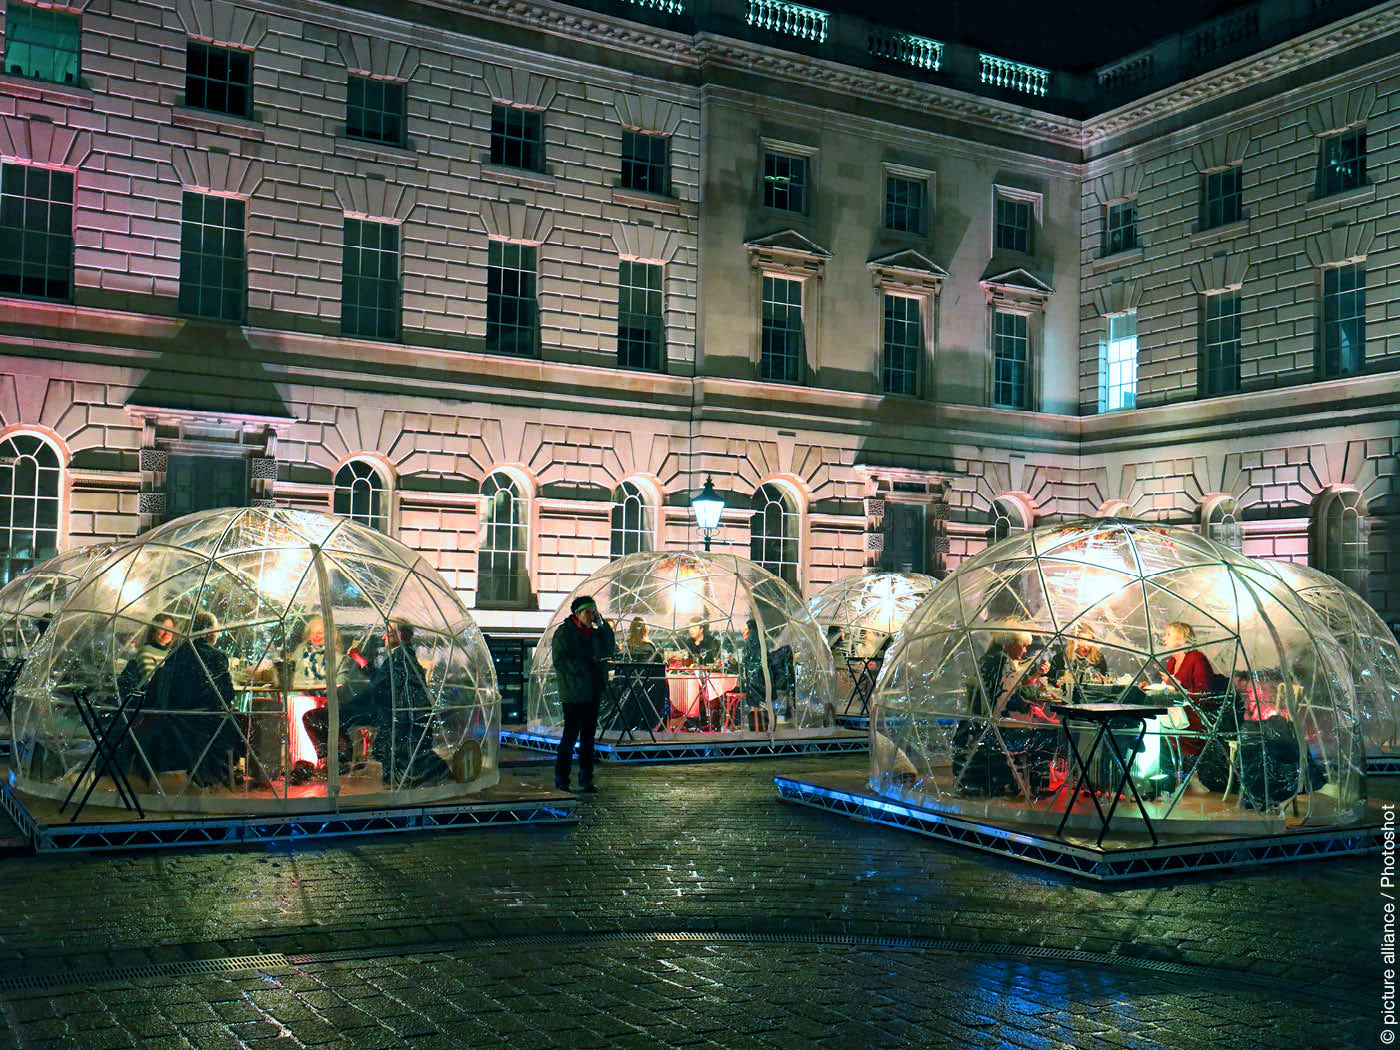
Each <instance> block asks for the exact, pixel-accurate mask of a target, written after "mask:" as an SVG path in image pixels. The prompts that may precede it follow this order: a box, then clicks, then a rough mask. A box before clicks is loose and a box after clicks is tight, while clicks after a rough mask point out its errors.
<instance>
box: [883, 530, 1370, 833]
mask: <svg viewBox="0 0 1400 1050" xmlns="http://www.w3.org/2000/svg"><path fill="white" fill-rule="evenodd" d="M1057 703H1073V704H1091V703H1117V704H1125V705H1130V706H1131V707H1132V708H1134V709H1139V708H1146V707H1161V708H1165V709H1166V710H1165V712H1164V713H1162V714H1160V715H1154V716H1152V717H1150V718H1147V719H1146V722H1145V724H1146V734H1145V736H1144V738H1143V746H1142V747H1141V748H1140V749H1138V750H1136V751H1130V752H1129V760H1130V768H1131V770H1132V786H1134V787H1136V788H1137V789H1138V792H1139V794H1140V795H1141V796H1142V798H1143V799H1144V805H1145V806H1146V809H1147V812H1148V813H1149V815H1150V816H1151V817H1152V819H1153V820H1154V822H1156V823H1157V825H1158V827H1159V829H1161V828H1166V829H1168V830H1178V831H1189V830H1215V831H1230V830H1232V829H1233V830H1240V831H1246V830H1249V829H1250V828H1258V827H1260V826H1261V825H1262V824H1270V825H1273V826H1283V825H1284V824H1285V823H1286V822H1290V821H1303V822H1307V823H1312V824H1331V823H1338V822H1346V821H1350V820H1353V819H1355V818H1357V817H1358V816H1359V815H1360V813H1361V811H1362V808H1363V806H1364V799H1363V795H1364V755H1363V750H1362V739H1361V726H1360V718H1359V715H1358V711H1357V707H1356V698H1355V692H1354V690H1353V688H1352V683H1351V678H1350V675H1349V673H1348V670H1347V667H1346V665H1345V663H1344V662H1343V660H1342V659H1341V657H1340V655H1339V650H1338V646H1337V642H1336V640H1335V639H1334V638H1333V637H1332V635H1331V634H1330V632H1329V631H1328V630H1327V628H1326V626H1325V625H1324V624H1323V623H1322V621H1321V620H1320V619H1319V618H1318V617H1317V616H1316V615H1315V614H1314V613H1313V612H1312V610H1311V609H1310V608H1309V607H1308V606H1307V605H1306V604H1305V603H1304V602H1303V601H1301V600H1300V599H1299V598H1298V597H1297V595H1295V594H1294V593H1293V591H1292V590H1291V589H1289V588H1288V587H1287V586H1286V585H1284V584H1283V582H1282V581H1281V580H1280V579H1279V578H1278V577H1277V576H1275V575H1274V574H1272V573H1271V572H1269V571H1267V570H1265V569H1264V568H1261V567H1260V566H1258V565H1257V564H1255V563H1254V562H1253V561H1251V560H1250V559H1247V558H1245V557H1243V556H1242V555H1240V554H1237V553H1235V552H1234V551H1232V550H1230V549H1229V548H1226V547H1223V546H1220V545H1217V544H1215V543H1212V542H1211V541H1209V540H1206V539H1203V538H1202V537H1201V536H1199V535H1197V534H1196V533H1194V532H1192V531H1188V530H1186V529H1180V528H1172V527H1166V526H1161V525H1155V524H1150V523H1145V522H1138V521H1129V520H1121V519H1093V520H1083V521H1075V522H1070V523H1067V524H1063V525H1049V526H1045V527H1042V528H1039V529H1035V530H1033V531H1031V532H1028V533H1023V534H1020V535H1017V536H1014V537H1011V538H1009V539H1007V540H1004V541H1002V542H1000V543H997V544H995V545H993V546H991V547H989V548H988V549H987V550H985V551H983V552H982V553H981V554H979V555H977V556H976V557H974V558H972V559H970V560H969V561H967V562H965V563H964V564H963V565H962V566H961V567H960V568H959V569H958V571H957V572H955V573H954V574H952V575H951V576H950V577H948V578H947V579H946V580H944V581H943V582H942V583H941V584H940V585H939V586H938V588H937V589H936V590H935V591H934V593H933V594H932V595H931V596H930V597H929V599H928V600H927V601H926V602H925V603H924V604H923V605H921V606H920V607H919V609H918V610H917V611H916V612H915V613H914V615H913V616H911V617H910V619H909V621H908V622H907V623H906V624H905V626H904V631H903V632H902V634H901V635H900V636H899V637H898V638H897V640H896V641H895V643H894V646H893V647H892V649H891V652H890V654H889V656H888V657H887V659H886V661H885V665H884V669H883V672H882V674H881V676H880V679H879V682H878V685H877V687H876V691H875V696H874V701H873V705H872V707H873V714H872V718H871V733H872V738H871V750H872V755H873V768H872V779H871V783H872V786H873V787H874V789H875V790H877V791H879V792H882V793H885V794H888V795H892V796H897V797H900V798H905V799H909V800H912V801H916V802H918V803H920V804H925V805H929V806H932V807H934V808H942V809H949V810H953V811H957V812H962V813H968V814H972V815H976V816H979V817H986V818H992V819H1002V820H1010V821H1015V822H1024V823H1037V822H1044V823H1048V822H1051V821H1054V822H1058V820H1059V818H1060V816H1061V814H1062V813H1063V810H1064V807H1065V805H1066V803H1067V802H1068V795H1069V791H1068V790H1067V784H1066V777H1067V776H1068V775H1069V774H1070V773H1071V769H1070V765H1071V763H1070V759H1069V749H1068V746H1067V742H1066V738H1065V734H1064V727H1063V725H1062V719H1061V715H1060V713H1059V712H1057V711H1056V710H1055V708H1054V706H1053V705H1055V704H1057ZM1135 723H1136V720H1135V719H1130V718H1129V719H1123V720H1121V721H1119V722H1117V723H1116V724H1115V725H1116V728H1115V729H1114V730H1113V732H1114V738H1115V740H1118V741H1119V743H1120V746H1122V747H1123V748H1125V749H1126V748H1129V747H1130V745H1131V743H1132V742H1133V741H1134V740H1135V738H1136V735H1137V734H1136V730H1135V728H1131V727H1132V726H1134V725H1135ZM1071 729H1072V731H1073V735H1074V739H1075V741H1076V742H1077V743H1078V744H1079V746H1080V747H1082V748H1087V746H1088V744H1089V742H1090V740H1089V736H1090V735H1091V731H1092V730H1091V727H1088V726H1086V725H1085V724H1084V723H1082V722H1074V721H1072V722H1071ZM1095 761H1098V760H1095ZM1093 767H1094V763H1093V762H1091V771H1092V772H1093V773H1094V774H1095V778H1096V780H1098V781H1100V782H1102V781H1103V780H1104V778H1105V777H1106V775H1107V774H1108V772H1109V770H1108V769H1107V768H1106V767H1103V766H1101V767H1099V768H1093ZM1076 772H1077V770H1076ZM1114 782H1116V781H1114ZM1124 792H1125V798H1124V799H1123V800H1121V802H1120V805H1119V807H1118V814H1117V816H1115V818H1114V827H1115V828H1120V829H1121V828H1124V827H1126V828H1128V829H1130V830H1131V829H1132V828H1133V826H1134V822H1135V821H1136V822H1137V823H1136V827H1137V829H1138V830H1142V825H1141V823H1140V817H1139V816H1138V810H1137V807H1136V805H1135V804H1134V803H1133V802H1132V800H1131V799H1130V798H1127V795H1128V793H1129V792H1128V788H1127V786H1125V788H1124ZM1068 826H1069V827H1070V828H1071V829H1073V828H1076V827H1080V828H1092V829H1094V830H1097V828H1098V818H1097V815H1096V814H1095V812H1094V811H1093V809H1092V807H1091V804H1090V802H1089V800H1087V799H1084V798H1081V799H1080V800H1079V801H1078V802H1077V803H1076V805H1075V808H1074V810H1073V812H1072V815H1071V817H1070V821H1069V824H1068Z"/></svg>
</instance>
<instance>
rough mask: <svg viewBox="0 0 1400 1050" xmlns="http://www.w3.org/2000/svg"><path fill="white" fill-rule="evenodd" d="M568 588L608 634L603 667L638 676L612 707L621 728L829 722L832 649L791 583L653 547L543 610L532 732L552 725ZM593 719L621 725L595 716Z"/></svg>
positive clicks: (750, 567) (711, 557)
mask: <svg viewBox="0 0 1400 1050" xmlns="http://www.w3.org/2000/svg"><path fill="white" fill-rule="evenodd" d="M579 595H590V596H592V597H593V599H594V600H595V601H596V602H597V603H598V609H599V611H600V612H601V613H602V614H603V616H604V617H605V618H606V619H607V621H608V622H609V623H610V624H611V625H612V628H613V630H614V632H615V634H616V636H617V647H618V653H617V656H616V659H615V664H614V674H615V675H616V674H626V675H632V676H634V677H635V680H636V682H637V688H636V689H635V690H634V691H633V692H632V693H631V694H630V699H629V701H628V702H627V703H625V704H624V705H623V706H624V707H625V708H626V709H627V710H625V711H623V712H620V716H621V717H623V718H625V719H626V720H627V721H628V723H629V724H628V728H631V729H635V730H638V731H645V730H648V729H649V730H651V731H653V732H656V733H658V735H660V734H664V733H669V732H675V733H684V732H696V731H703V732H730V733H738V732H760V733H779V732H784V731H793V730H803V729H809V728H814V727H817V726H821V725H823V724H824V723H825V722H826V721H827V720H828V717H829V714H830V710H831V701H832V696H833V685H832V663H831V652H830V650H828V649H827V647H826V642H825V641H824V640H823V638H822V634H821V631H820V630H819V629H818V627H817V624H816V621H814V620H813V619H812V617H811V614H809V613H808V611H807V609H806V607H805V606H804V605H803V604H802V599H801V598H799V597H798V595H797V592H796V591H794V590H793V589H792V588H791V587H789V586H788V585H787V584H786V583H784V582H783V581H782V580H780V579H779V578H778V577H777V576H774V575H773V574H772V573H771V572H769V571H768V570H766V569H764V568H763V567H762V566H759V565H756V564H754V563H753V562H751V561H747V560H745V559H743V558H736V557H734V556H733V555H730V554H718V553H714V554H712V553H701V552H679V551H652V552H647V553H642V554H631V555H628V556H627V557H625V558H620V559H618V560H617V561H614V562H610V563H609V564H607V565H606V566H604V567H603V568H602V569H600V570H599V571H598V572H596V573H594V574H593V575H592V576H590V577H589V578H588V579H586V580H584V581H583V583H581V584H579V585H578V587H576V588H574V591H573V593H572V594H570V595H569V598H568V599H566V600H565V601H564V602H563V604H562V605H561V606H560V608H559V611H558V612H556V613H555V614H554V617H553V618H552V619H551V620H550V622H549V626H548V627H547V628H546V629H545V632H544V635H543V637H542V638H541V639H540V643H539V645H538V647H537V648H536V649H535V657H534V663H533V670H532V672H531V679H530V698H529V724H530V727H531V728H532V729H535V730H541V729H544V730H552V729H556V728H558V727H561V726H562V725H563V722H564V716H563V710H562V708H561V706H560V704H559V696H558V686H557V683H556V681H555V677H554V661H553V658H552V655H551V649H550V646H551V642H552V640H553V637H554V632H555V630H556V629H557V628H558V627H559V625H560V624H561V623H563V622H564V620H566V619H567V618H568V616H569V606H570V603H571V602H572V601H573V599H574V598H575V597H577V596H579ZM600 728H602V729H604V730H608V729H619V728H620V727H619V726H618V724H617V722H616V720H614V721H612V722H609V721H608V719H607V717H606V713H605V716H604V718H603V720H602V721H601V722H600Z"/></svg>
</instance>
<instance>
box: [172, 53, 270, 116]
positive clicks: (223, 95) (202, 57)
mask: <svg viewBox="0 0 1400 1050" xmlns="http://www.w3.org/2000/svg"><path fill="white" fill-rule="evenodd" d="M252 97H253V55H252V52H249V51H240V50H237V49H235V48H231V47H215V46H214V45H213V44H204V43H201V42H200V41H198V40H191V41H189V42H188V43H187V44H186V45H185V105H187V106H193V107H194V108H195V109H207V110H211V111H212V112H214V113H229V114H232V115H233V116H235V117H246V116H248V115H249V114H250V113H251V112H252Z"/></svg>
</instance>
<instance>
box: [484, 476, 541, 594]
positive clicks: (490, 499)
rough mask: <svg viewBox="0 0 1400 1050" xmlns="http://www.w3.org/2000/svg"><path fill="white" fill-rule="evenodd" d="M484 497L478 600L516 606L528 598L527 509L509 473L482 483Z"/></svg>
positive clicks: (528, 511)
mask: <svg viewBox="0 0 1400 1050" xmlns="http://www.w3.org/2000/svg"><path fill="white" fill-rule="evenodd" d="M481 494H482V496H483V497H485V501H484V504H483V508H482V516H481V546H480V548H479V549H478V551H477V585H476V589H477V600H478V601H479V602H493V603H496V604H502V605H518V604H521V603H523V602H524V601H525V599H526V598H527V597H528V595H529V590H530V581H529V571H528V568H527V566H528V563H529V552H530V547H529V541H530V507H529V503H528V501H527V500H526V498H525V496H524V494H523V493H522V492H521V491H520V489H519V487H518V486H517V485H516V483H515V481H514V480H513V479H512V478H511V476H510V475H509V474H506V473H504V472H503V471H496V473H494V474H492V475H490V476H489V477H488V478H487V479H486V480H485V481H484V482H482V484H481Z"/></svg>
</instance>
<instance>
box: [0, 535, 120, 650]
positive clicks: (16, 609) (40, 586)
mask: <svg viewBox="0 0 1400 1050" xmlns="http://www.w3.org/2000/svg"><path fill="white" fill-rule="evenodd" d="M116 546H117V545H116V544H114V543H93V544H89V545H87V546H86V547H75V548H73V549H72V550H70V551H64V552H63V553H62V554H59V555H56V556H55V557H52V558H50V559H48V561H45V562H41V563H40V564H38V565H36V566H34V568H32V569H30V570H29V571H28V572H25V573H21V574H20V575H19V576H16V577H15V578H14V579H13V580H11V581H10V582H9V583H7V584H5V586H4V587H0V656H3V658H4V659H5V660H24V659H27V658H28V656H29V652H30V650H31V649H33V648H34V646H35V644H36V643H37V642H38V641H39V638H40V637H41V636H42V635H43V633H44V632H45V631H46V630H47V629H48V626H49V623H50V621H52V619H53V614H54V613H55V612H56V611H57V610H58V608H59V607H60V606H61V605H62V604H63V603H64V601H66V600H67V598H68V592H69V591H71V590H72V589H73V586H74V585H75V584H77V583H79V582H80V581H82V580H83V579H84V578H85V577H86V576H87V574H88V573H89V572H90V571H91V570H92V567H93V565H95V564H98V563H100V562H101V561H102V559H104V558H106V557H107V556H108V555H109V554H111V553H112V551H113V550H114V549H115V548H116Z"/></svg>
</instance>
